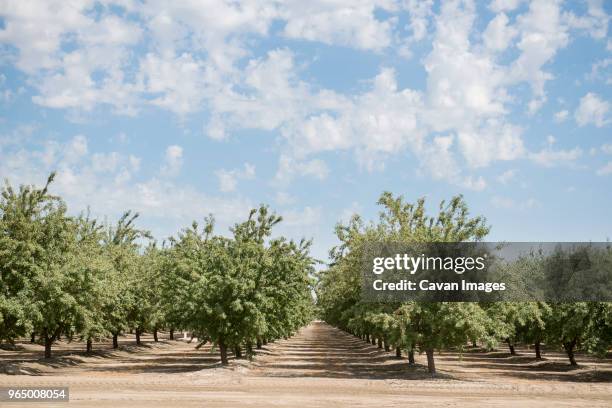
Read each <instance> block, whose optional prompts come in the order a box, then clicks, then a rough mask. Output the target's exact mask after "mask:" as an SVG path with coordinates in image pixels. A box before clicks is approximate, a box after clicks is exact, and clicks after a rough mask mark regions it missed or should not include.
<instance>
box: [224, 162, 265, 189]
mask: <svg viewBox="0 0 612 408" xmlns="http://www.w3.org/2000/svg"><path fill="white" fill-rule="evenodd" d="M215 175H216V176H217V179H218V180H219V190H221V191H222V192H224V193H228V192H231V191H235V190H236V186H237V185H238V180H250V179H253V178H255V166H253V165H252V164H249V163H244V168H243V169H242V170H241V169H234V170H225V169H220V170H217V171H216V172H215Z"/></svg>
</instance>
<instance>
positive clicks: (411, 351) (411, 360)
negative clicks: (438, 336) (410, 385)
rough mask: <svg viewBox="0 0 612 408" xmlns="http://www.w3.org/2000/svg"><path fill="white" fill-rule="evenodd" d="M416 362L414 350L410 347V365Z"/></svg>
mask: <svg viewBox="0 0 612 408" xmlns="http://www.w3.org/2000/svg"><path fill="white" fill-rule="evenodd" d="M432 358H433V357H432ZM432 361H433V360H432ZM414 364H415V363H414V350H412V349H410V350H409V351H408V365H411V366H413V365H414Z"/></svg>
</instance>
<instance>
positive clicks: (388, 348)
mask: <svg viewBox="0 0 612 408" xmlns="http://www.w3.org/2000/svg"><path fill="white" fill-rule="evenodd" d="M383 345H384V346H385V351H391V346H389V343H387V339H384V340H383Z"/></svg>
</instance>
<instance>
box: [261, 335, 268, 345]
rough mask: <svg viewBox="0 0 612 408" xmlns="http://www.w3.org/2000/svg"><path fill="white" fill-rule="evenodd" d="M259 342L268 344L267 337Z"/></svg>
mask: <svg viewBox="0 0 612 408" xmlns="http://www.w3.org/2000/svg"><path fill="white" fill-rule="evenodd" d="M261 342H262V343H263V345H264V346H265V345H266V344H268V339H266V338H265V337H264V338H263V339H262V340H261Z"/></svg>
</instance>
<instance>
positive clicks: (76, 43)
mask: <svg viewBox="0 0 612 408" xmlns="http://www.w3.org/2000/svg"><path fill="white" fill-rule="evenodd" d="M611 13H612V2H604V1H596V0H592V1H571V2H569V1H568V2H563V1H559V0H535V1H532V2H528V1H523V0H493V1H485V2H472V1H444V2H441V3H439V2H434V1H427V0H425V1H417V0H402V1H395V0H313V1H308V2H305V1H301V0H287V1H262V0H246V1H222V0H215V1H207V0H200V1H196V0H184V1H176V2H165V1H161V0H142V1H131V0H116V1H113V0H108V1H107V0H105V1H91V0H61V1H56V0H30V1H27V2H26V1H20V0H0V179H8V180H9V182H10V183H11V184H13V185H17V184H23V183H25V184H37V185H41V184H43V183H44V182H45V180H46V178H47V175H48V174H49V173H50V172H51V171H57V178H56V181H55V183H54V184H53V186H52V188H51V191H52V192H53V193H55V194H60V195H61V196H63V197H64V199H65V200H66V202H67V203H68V206H69V209H70V211H71V212H72V213H74V214H78V213H79V212H81V211H84V210H86V209H87V208H89V209H90V211H91V213H92V214H93V215H95V216H98V217H101V218H103V219H105V220H107V221H108V222H113V221H114V220H116V219H117V218H118V217H119V216H120V215H121V213H123V212H124V211H125V210H128V209H130V210H134V211H137V212H139V213H140V214H141V217H140V225H141V226H142V227H144V228H148V229H150V230H151V231H152V233H153V234H154V235H155V236H156V237H157V239H159V240H160V241H161V240H163V239H164V238H166V237H168V236H170V235H173V234H176V233H177V232H178V231H179V230H180V229H182V228H184V227H187V226H188V225H190V224H191V222H192V221H193V220H202V219H203V218H204V217H205V216H207V215H208V214H210V213H212V214H214V216H215V218H216V220H217V226H218V227H217V231H218V232H219V233H225V234H226V233H227V230H228V228H229V226H231V225H232V224H233V223H235V222H238V221H241V220H243V219H245V218H246V216H247V215H248V211H249V209H250V208H253V207H256V206H257V205H259V204H260V203H264V204H268V205H269V206H270V207H271V208H272V209H274V210H275V211H276V212H277V213H279V214H280V215H282V216H283V218H284V221H283V222H282V224H281V225H280V226H279V227H278V228H277V231H276V234H279V235H281V234H282V235H286V236H289V237H292V238H296V239H299V238H301V237H306V238H309V239H313V242H314V244H313V254H314V255H315V256H316V257H317V258H319V259H322V260H325V259H327V251H328V250H329V248H330V247H331V246H333V245H335V244H337V240H336V239H335V236H334V226H335V224H336V223H338V222H341V221H346V220H348V219H349V218H350V216H351V214H354V213H358V214H360V215H361V216H362V217H363V218H365V219H366V220H371V219H375V218H376V217H377V214H378V212H379V211H380V209H379V208H378V207H377V205H376V201H377V199H378V197H379V196H380V194H381V193H382V192H383V191H391V192H393V193H394V194H397V195H400V194H401V195H404V196H405V198H406V199H407V200H408V201H415V200H416V199H418V198H419V197H426V199H427V202H428V206H429V208H430V209H431V210H432V211H435V210H436V209H437V206H438V203H439V202H440V201H441V200H443V199H449V198H451V197H452V196H454V195H456V194H463V195H464V197H465V200H466V201H467V203H468V205H469V207H470V211H471V214H473V215H483V216H485V217H486V218H487V221H488V223H489V224H490V225H491V227H492V229H491V233H490V235H489V237H488V240H491V241H605V240H606V239H608V238H610V237H611V236H612V217H611V209H612V137H611V136H612V132H611V131H612V105H611V103H612V92H611V87H612V39H611V38H610V36H609V34H608V23H609V20H610V15H611Z"/></svg>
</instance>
